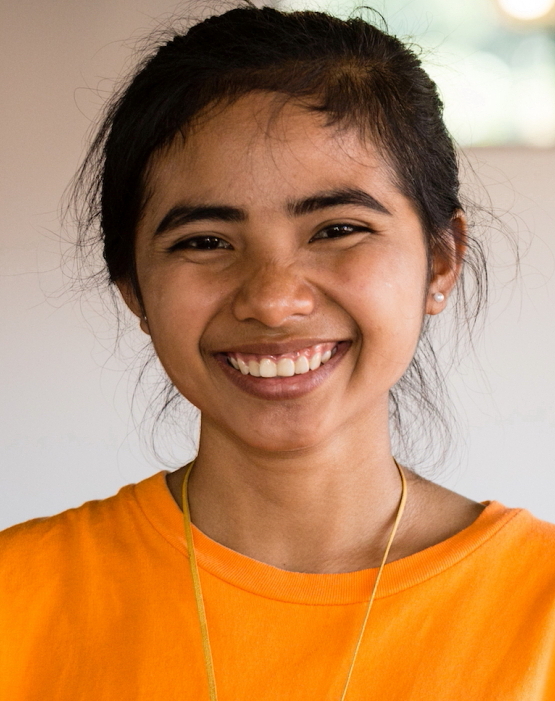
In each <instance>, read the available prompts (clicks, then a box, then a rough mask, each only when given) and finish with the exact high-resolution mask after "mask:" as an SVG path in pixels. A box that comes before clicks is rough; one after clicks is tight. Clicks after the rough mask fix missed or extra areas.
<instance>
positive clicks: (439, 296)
mask: <svg viewBox="0 0 555 701" xmlns="http://www.w3.org/2000/svg"><path fill="white" fill-rule="evenodd" d="M434 300H435V301H436V302H443V301H444V300H445V295H444V294H443V292H436V293H435V294H434Z"/></svg>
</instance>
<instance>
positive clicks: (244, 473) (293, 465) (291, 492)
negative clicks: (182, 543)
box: [170, 425, 401, 573]
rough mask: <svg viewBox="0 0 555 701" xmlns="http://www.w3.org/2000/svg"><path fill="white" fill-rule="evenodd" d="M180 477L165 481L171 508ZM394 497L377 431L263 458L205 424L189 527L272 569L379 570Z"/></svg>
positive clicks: (395, 483) (395, 477)
mask: <svg viewBox="0 0 555 701" xmlns="http://www.w3.org/2000/svg"><path fill="white" fill-rule="evenodd" d="M354 433H355V434H356V431H355V432H354ZM178 472H182V471H178ZM182 478H183V474H178V473H174V474H173V475H172V480H171V481H170V488H172V484H173V487H174V488H173V489H172V491H173V493H174V496H176V499H177V500H178V501H180V499H179V493H180V485H181V482H182ZM400 493H401V481H400V479H399V473H398V470H397V467H396V465H395V462H394V461H393V459H392V457H391V453H390V447H389V438H388V434H387V429H385V430H384V431H383V432H382V435H380V436H378V435H376V433H375V432H374V435H373V436H372V440H370V438H369V436H368V433H365V434H364V435H349V436H342V438H341V439H335V440H333V439H330V440H329V441H327V442H326V443H325V444H322V445H319V446H314V447H311V448H306V449H303V450H301V451H290V452H286V453H263V452H261V451H257V450H250V449H248V448H246V447H245V446H244V445H238V444H237V443H235V442H233V441H230V440H229V439H228V437H227V436H225V435H222V434H220V433H219V432H217V431H213V430H211V427H210V426H206V425H205V426H203V430H202V431H201V441H200V446H199V453H198V457H197V459H196V461H195V465H194V468H193V470H192V472H191V475H190V478H189V485H188V500H189V505H190V511H191V520H192V522H193V523H194V524H195V525H196V526H197V527H198V528H199V529H200V530H201V531H203V533H205V534H206V535H207V536H209V537H210V538H212V539H213V540H216V541H217V542H219V543H221V544H222V545H225V546H226V547H229V548H231V549H233V550H235V551H237V552H240V553H242V554H244V555H247V556H248V557H251V558H254V559H256V560H259V561H261V562H265V563H267V564H270V565H273V566H275V567H279V568H280V569H286V570H291V571H297V572H322V573H323V572H348V571H354V570H358V569H364V568H367V567H375V566H377V565H378V564H379V563H380V561H381V558H382V555H383V551H384V548H385V544H386V541H387V537H388V535H389V532H390V530H391V527H392V524H393V521H394V518H395V515H396V512H397V507H398V505H399V498H400ZM180 505H181V504H180Z"/></svg>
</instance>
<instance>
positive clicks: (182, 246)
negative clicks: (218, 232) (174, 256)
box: [169, 236, 231, 251]
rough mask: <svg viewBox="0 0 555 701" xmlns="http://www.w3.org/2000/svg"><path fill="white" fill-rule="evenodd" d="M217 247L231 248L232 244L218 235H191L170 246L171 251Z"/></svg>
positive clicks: (212, 248) (213, 248) (212, 249)
mask: <svg viewBox="0 0 555 701" xmlns="http://www.w3.org/2000/svg"><path fill="white" fill-rule="evenodd" d="M217 249H228V250H229V249H231V245H230V244H229V243H228V242H227V241H224V240H223V239H221V238H219V237H218V236H191V237H190V238H188V239H183V240H182V241H178V242H177V243H174V244H173V245H172V246H170V248H169V250H170V251H182V250H190V251H191V250H192V251H215V250H217Z"/></svg>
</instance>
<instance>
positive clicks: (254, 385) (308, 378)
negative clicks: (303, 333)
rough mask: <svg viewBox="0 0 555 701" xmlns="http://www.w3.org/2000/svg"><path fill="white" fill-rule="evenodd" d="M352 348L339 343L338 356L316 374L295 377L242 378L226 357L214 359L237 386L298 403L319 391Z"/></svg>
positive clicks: (248, 390)
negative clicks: (301, 398) (297, 400)
mask: <svg viewBox="0 0 555 701" xmlns="http://www.w3.org/2000/svg"><path fill="white" fill-rule="evenodd" d="M350 346H351V343H350V341H340V342H339V343H338V344H337V350H336V352H335V354H334V355H333V356H332V357H331V358H330V359H329V360H328V362H327V363H322V365H320V367H319V368H318V369H317V370H309V371H308V372H305V373H303V374H302V375H293V376H292V377H254V375H243V374H242V373H241V372H239V370H235V368H233V367H231V365H230V364H229V363H228V361H227V355H225V354H224V353H218V354H216V355H215V356H214V357H215V359H216V361H217V362H218V365H219V366H220V367H221V369H222V371H223V372H224V373H225V375H226V376H227V377H228V378H229V379H230V380H231V382H233V384H234V385H236V386H237V387H239V389H242V390H243V391H244V392H247V393H248V394H252V395H253V396H255V397H259V398H260V399H296V398H297V397H302V396H303V395H305V394H308V393H309V392H311V391H312V390H313V389H316V387H319V386H320V385H321V384H322V383H323V382H324V381H325V380H326V379H327V378H328V377H329V376H330V375H331V373H332V372H333V371H334V370H335V368H336V367H337V365H338V364H339V363H340V362H341V360H342V359H343V358H344V356H345V354H346V353H347V351H348V350H349V348H350Z"/></svg>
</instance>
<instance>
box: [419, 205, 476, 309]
mask: <svg viewBox="0 0 555 701" xmlns="http://www.w3.org/2000/svg"><path fill="white" fill-rule="evenodd" d="M450 234H451V236H450V241H451V250H450V251H449V252H440V251H437V252H436V253H434V258H433V261H432V277H431V279H430V284H429V286H428V292H427V296H426V314H431V315H433V314H439V313H440V312H442V311H443V310H444V309H445V307H446V306H447V299H448V297H449V295H450V294H451V292H452V290H453V288H454V287H455V285H456V283H457V280H458V279H459V275H460V273H461V268H462V265H463V261H464V255H465V252H466V240H467V223H466V217H465V215H464V212H462V211H461V210H458V211H457V212H456V213H455V214H454V216H453V218H452V219H451V224H450Z"/></svg>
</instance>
